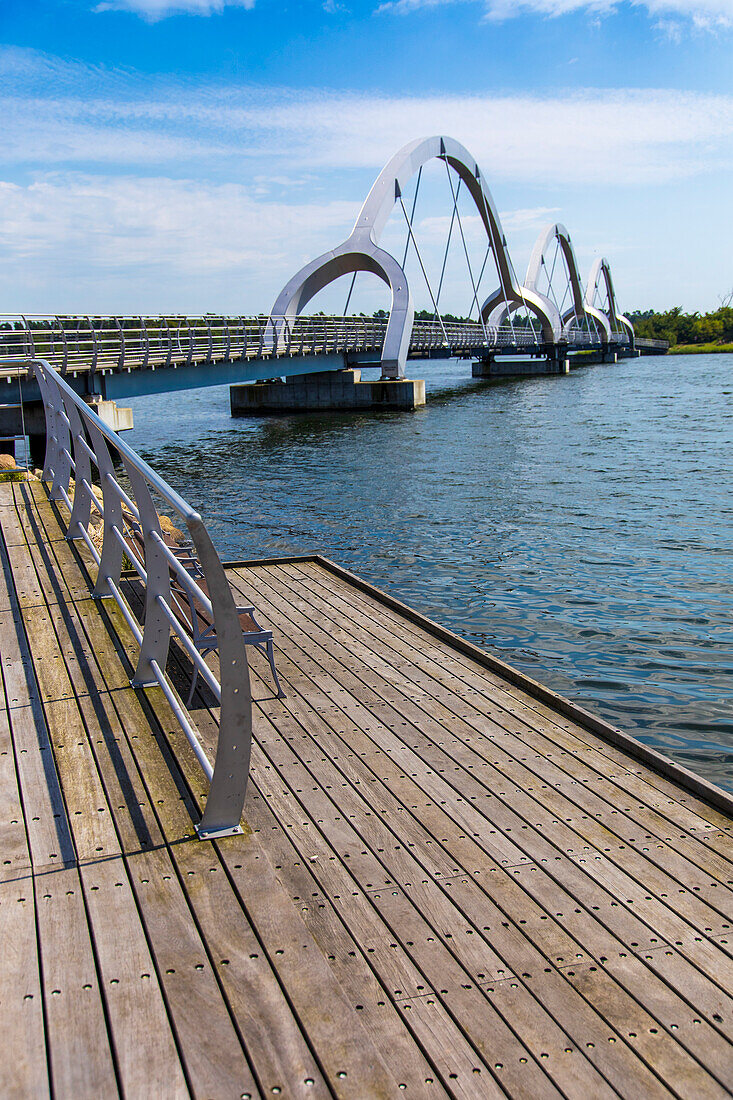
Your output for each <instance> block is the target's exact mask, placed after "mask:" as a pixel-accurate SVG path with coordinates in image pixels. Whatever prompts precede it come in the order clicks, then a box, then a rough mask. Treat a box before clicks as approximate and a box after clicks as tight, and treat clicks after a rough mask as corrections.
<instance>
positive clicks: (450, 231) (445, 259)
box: [435, 180, 463, 304]
mask: <svg viewBox="0 0 733 1100" xmlns="http://www.w3.org/2000/svg"><path fill="white" fill-rule="evenodd" d="M462 182H463V181H462V180H459V181H458V190H459V191H460V189H461V183H462ZM455 220H456V204H455V202H454V203H453V213H452V214H451V218H450V226H449V228H448V240H447V241H446V243H445V253H444V255H443V266H442V267H441V269H440V282H439V283H438V293H437V295H436V296H435V301H436V304H437V303H438V302H439V301H440V292H441V291H442V289H443V277H444V275H445V265H446V263H447V262H448V250H449V249H450V242H451V237H452V236H453V224H454V222H455Z"/></svg>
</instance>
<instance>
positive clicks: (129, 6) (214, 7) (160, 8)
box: [94, 0, 255, 23]
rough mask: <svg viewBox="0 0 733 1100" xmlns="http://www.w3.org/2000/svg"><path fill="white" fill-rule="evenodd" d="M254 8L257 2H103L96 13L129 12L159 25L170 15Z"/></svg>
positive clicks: (207, 0)
mask: <svg viewBox="0 0 733 1100" xmlns="http://www.w3.org/2000/svg"><path fill="white" fill-rule="evenodd" d="M254 6H255V0H101V3H99V4H97V5H96V7H95V8H94V11H97V12H105V11H129V12H131V13H132V14H133V15H141V16H142V17H143V19H145V20H146V21H147V22H149V23H157V22H158V21H159V20H160V19H166V18H167V17H168V16H169V15H219V14H220V13H221V12H223V11H224V8H226V7H230V8H246V9H248V10H250V9H252V8H253V7H254Z"/></svg>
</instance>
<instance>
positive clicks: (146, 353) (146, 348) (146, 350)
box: [140, 317, 150, 370]
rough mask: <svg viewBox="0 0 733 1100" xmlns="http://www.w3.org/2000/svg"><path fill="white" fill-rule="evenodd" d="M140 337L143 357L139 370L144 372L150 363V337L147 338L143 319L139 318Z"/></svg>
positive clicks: (146, 329) (145, 324)
mask: <svg viewBox="0 0 733 1100" xmlns="http://www.w3.org/2000/svg"><path fill="white" fill-rule="evenodd" d="M140 337H141V340H142V344H143V357H142V362H141V363H140V368H141V370H145V369H146V368H147V365H148V363H149V362H150V337H149V336H148V326H147V323H146V321H145V318H144V317H141V318H140Z"/></svg>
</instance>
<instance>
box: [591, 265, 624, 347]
mask: <svg viewBox="0 0 733 1100" xmlns="http://www.w3.org/2000/svg"><path fill="white" fill-rule="evenodd" d="M602 285H603V287H604V288H605V293H606V302H607V306H606V309H605V310H603V311H602V312H603V313H604V315H605V317H606V319H607V322H608V326H609V334H610V333H613V332H620V331H622V330H623V331H624V333H625V335H627V336H628V338H629V340H630V343H631V347H632V348H633V347H634V326H633V325H632V324H631V321H630V320H629V319H628V317H625V316H624V315H623V313H619V310H618V306H617V305H616V292H615V290H614V288H613V278H612V276H611V266H610V264H609V262H608V260H607V259H606V258H605V257H604V256H599V257H598V259H597V260H596V261H595V262H594V264H593V267H592V268H591V269H590V275H589V276H588V285H587V287H586V290H585V308H586V310H587V309H588V308H591V309H592V308H593V307H594V305H595V302H596V299H597V297H598V294H599V293H601V286H602Z"/></svg>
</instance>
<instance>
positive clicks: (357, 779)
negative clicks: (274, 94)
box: [0, 483, 733, 1100]
mask: <svg viewBox="0 0 733 1100" xmlns="http://www.w3.org/2000/svg"><path fill="white" fill-rule="evenodd" d="M0 523H1V524H2V535H3V540H2V542H3V544H2V546H1V547H0V552H1V553H2V560H3V569H2V573H1V576H0V579H1V583H2V587H1V588H0V601H1V602H0V643H1V644H2V672H3V686H2V692H3V694H1V695H0V704H1V705H0V741H1V742H2V744H0V791H1V792H2V813H1V814H0V837H1V838H2V839H1V841H0V856H1V861H0V871H1V874H0V936H1V937H2V944H3V962H2V968H1V969H0V1021H1V1025H2V1034H3V1040H4V1049H5V1051H6V1056H5V1057H4V1058H2V1059H0V1094H2V1095H3V1096H8V1097H10V1096H19V1097H20V1096H23V1097H25V1096H34V1097H35V1096H44V1095H49V1094H53V1095H54V1096H57V1097H67V1096H68V1097H71V1096H73V1097H87V1096H90V1097H91V1096H94V1097H97V1096H100V1095H101V1096H107V1095H115V1094H117V1093H118V1092H119V1093H122V1094H124V1095H126V1096H129V1097H142V1096H165V1097H177V1096H187V1095H194V1096H200V1097H217V1098H219V1097H235V1098H236V1097H240V1098H241V1097H248V1096H250V1097H254V1096H272V1095H273V1094H275V1095H278V1094H280V1095H282V1096H284V1097H295V1096H305V1097H320V1096H333V1095H337V1096H352V1097H367V1096H369V1097H371V1096H380V1097H381V1096H399V1095H408V1096H409V1095H413V1096H429V1097H439V1096H445V1095H451V1096H457V1097H477V1098H478V1097H480V1098H482V1100H483V1098H485V1097H492V1096H504V1095H510V1096H513V1097H522V1098H526V1097H532V1098H535V1097H551V1096H560V1095H564V1096H571V1097H576V1096H577V1097H583V1100H585V1098H586V1097H588V1096H592V1097H594V1098H595V1097H603V1096H615V1095H618V1094H620V1095H622V1096H626V1097H629V1098H634V1100H636V1098H638V1097H639V1096H644V1097H652V1096H668V1095H674V1096H686V1097H695V1098H699V1097H708V1096H724V1095H728V1094H729V1091H730V1090H731V1089H733V1058H731V1047H730V1040H731V1038H733V1000H732V999H731V996H730V991H731V980H730V979H731V950H732V948H733V940H732V939H731V936H730V933H731V922H732V918H733V891H732V890H731V885H732V882H733V874H732V873H731V872H732V871H733V864H732V862H731V858H732V851H731V843H730V841H731V815H730V807H731V800H729V799H726V797H725V796H723V795H722V794H720V793H718V795H716V794H715V791H714V790H711V791H710V792H708V795H707V797H702V795H704V794H705V790H704V785H703V786H701V787H700V789H699V791H698V793H697V794H696V793H693V791H692V790H690V789H689V788H686V787H685V786H684V785H682V782H681V780H684V777H683V776H680V775H677V777H676V778H675V773H674V769H673V768H671V769H669V771H668V774H667V775H666V776H665V775H664V774H662V772H660V771H659V770H656V769H654V768H652V767H651V766H650V761H645V760H643V759H641V758H640V756H639V755H638V754H636V750H634V749H633V743H631V742H629V743H628V744H625V743H624V741H623V739H622V738H621V739H618V741H617V743H616V744H613V743H611V742H610V741H608V740H607V739H606V738H605V737H604V736H602V735H601V732H602V731H601V727H600V725H599V724H598V725H597V727H596V730H595V732H594V731H593V730H592V729H591V728H590V727H591V726H592V725H593V722H592V721H591V720H589V721H581V720H579V716H578V715H574V714H573V712H572V708H569V707H566V706H563V704H562V703H561V702H559V701H554V700H553V697H552V695H551V694H550V693H544V695H543V693H542V692H539V693H538V692H536V691H533V692H530V691H528V690H526V685H525V687H522V686H520V685H519V684H518V683H513V682H512V676H511V674H510V673H503V672H502V671H501V668H500V666H498V665H497V664H492V662H491V661H485V660H483V659H481V657H480V656H479V655H478V654H477V653H473V652H471V650H470V648H469V647H466V646H461V645H459V644H458V643H453V642H452V641H451V640H450V638H449V636H447V635H446V634H445V633H444V632H441V631H440V630H439V629H437V628H432V627H431V626H429V625H428V624H426V623H424V622H423V621H421V620H420V619H419V617H417V616H415V615H414V614H412V613H411V612H409V611H408V610H404V611H403V610H401V609H400V608H399V606H398V605H396V604H394V603H390V601H389V600H385V599H383V598H381V597H380V596H379V594H377V593H375V592H374V591H372V590H369V588H368V586H364V585H361V584H360V583H359V582H357V581H355V580H352V579H350V578H349V577H348V576H347V575H344V574H342V573H339V571H338V570H334V569H333V568H331V567H329V566H327V565H326V564H325V563H323V562H322V561H319V560H313V559H309V560H291V561H289V562H279V563H269V564H266V563H265V564H262V563H261V564H253V565H245V566H242V567H237V568H231V569H230V578H231V580H232V582H233V583H234V584H235V585H236V586H237V588H238V589H239V590H240V591H241V592H242V594H243V596H244V597H245V599H247V600H249V599H250V598H251V599H252V601H253V602H254V603H256V604H257V606H258V608H259V609H260V610H261V612H262V618H263V619H264V620H266V621H268V622H269V623H270V624H272V626H273V627H274V628H275V630H276V632H277V633H276V637H277V639H278V643H279V647H280V653H279V666H280V669H281V673H282V676H283V682H284V685H285V690H286V692H287V698H286V699H285V700H283V701H278V700H276V699H275V698H274V697H273V692H272V687H271V681H270V677H269V673H268V669H267V666H266V664H265V662H264V661H260V659H259V656H258V655H255V659H254V660H253V670H252V671H253V690H254V698H255V712H256V713H255V732H256V745H255V748H254V752H253V760H252V780H251V785H250V788H249V793H248V797H247V802H246V807H245V816H246V821H247V825H248V827H247V829H246V831H245V835H243V836H241V837H233V838H229V839H227V840H225V841H220V842H217V843H210V842H207V843H201V842H199V841H198V840H196V839H193V838H192V827H191V820H192V812H193V813H195V809H194V807H195V804H196V803H197V802H198V801H199V800H200V798H201V796H202V794H203V793H204V790H203V785H204V780H203V777H202V775H201V772H200V769H199V767H198V765H197V764H196V762H195V760H194V758H193V754H192V753H191V751H190V749H189V748H188V744H187V742H185V741H184V739H183V737H182V735H178V734H177V733H172V732H171V731H172V730H177V728H178V727H177V724H176V723H175V722H174V721H173V719H172V715H171V714H170V712H169V711H168V710H167V705H166V703H165V700H164V699H163V698H162V695H161V694H160V693H159V692H158V691H148V692H146V693H145V696H144V697H143V696H142V695H141V694H140V693H138V692H135V691H134V690H133V689H132V688H130V687H129V683H128V676H129V673H130V667H129V664H128V663H127V656H126V655H127V653H128V652H129V653H130V654H131V653H132V652H133V651H134V645H133V644H132V641H131V638H130V636H129V634H128V632H127V628H126V627H125V624H124V621H123V620H122V618H121V616H120V615H119V614H118V613H116V609H115V608H114V606H113V607H108V606H107V604H106V603H105V605H104V609H100V607H99V605H97V604H95V603H94V602H93V601H92V600H91V599H90V597H89V587H88V578H87V577H86V576H85V574H84V570H83V568H82V567H81V564H80V563H81V559H80V558H79V557H78V556H77V553H76V551H75V550H72V549H71V548H70V547H69V545H68V544H67V543H66V542H65V541H64V540H63V537H62V532H61V528H60V527H59V525H58V523H57V520H56V515H55V511H54V506H52V505H50V504H49V502H48V500H47V499H46V497H45V492H44V490H43V488H42V487H41V486H40V485H39V484H37V483H36V484H33V483H30V484H16V485H12V486H11V485H2V486H0ZM127 588H128V592H129V596H130V599H131V600H135V599H136V598H137V593H136V591H135V588H134V586H133V585H132V582H128V585H127ZM174 662H177V663H178V670H177V671H176V672H175V673H174V675H176V676H178V677H179V682H180V685H181V689H182V688H183V687H184V685H185V681H186V677H187V675H188V672H189V669H188V668H187V666H186V662H185V659H184V657H183V655H182V654H181V653H180V652H178V651H176V652H175V653H174ZM540 696H541V697H540ZM209 702H210V701H207V698H206V696H205V695H204V696H203V697H202V696H198V697H196V698H195V700H194V704H193V714H194V716H195V718H196V720H197V722H198V724H199V727H200V729H201V730H202V732H203V733H204V735H205V736H208V737H211V736H213V731H214V723H213V719H212V712H211V711H210V708H209ZM599 731H601V732H599ZM640 754H641V756H643V755H644V753H643V752H641V753H640ZM650 759H651V758H650ZM660 767H661V768H662V769H664V764H660ZM716 802H717V805H716V804H714V803H716ZM7 1052H12V1056H11V1057H8V1056H7ZM401 1086H406V1087H405V1088H402V1087H401Z"/></svg>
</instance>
